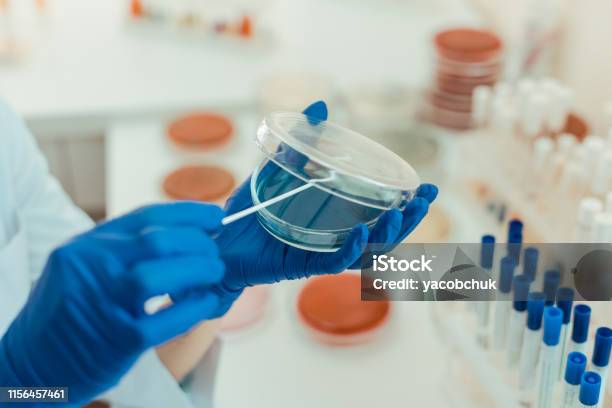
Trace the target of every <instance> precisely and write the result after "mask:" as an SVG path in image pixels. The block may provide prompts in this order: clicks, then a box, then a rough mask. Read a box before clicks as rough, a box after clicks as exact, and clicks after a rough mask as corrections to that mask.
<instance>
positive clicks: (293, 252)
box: [215, 102, 438, 291]
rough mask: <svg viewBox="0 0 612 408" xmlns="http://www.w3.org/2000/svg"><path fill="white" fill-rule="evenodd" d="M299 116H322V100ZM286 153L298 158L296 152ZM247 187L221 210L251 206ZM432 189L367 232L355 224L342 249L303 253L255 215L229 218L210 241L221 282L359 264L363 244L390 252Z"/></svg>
mask: <svg viewBox="0 0 612 408" xmlns="http://www.w3.org/2000/svg"><path fill="white" fill-rule="evenodd" d="M304 114H306V115H307V116H308V117H309V118H310V119H311V121H312V120H313V119H314V120H316V119H318V120H327V106H326V105H325V103H324V102H316V103H314V104H312V105H310V106H309V107H308V108H306V110H304ZM313 124H314V123H313ZM289 154H295V155H297V156H299V153H297V152H292V153H291V152H290V153H289ZM295 159H296V160H299V157H298V158H295ZM249 186H250V180H247V181H245V182H244V183H243V184H242V185H241V186H240V187H239V188H238V189H237V190H236V191H235V192H234V194H233V195H232V196H231V197H230V199H229V200H228V202H227V205H226V207H225V211H226V212H227V214H233V213H235V212H238V211H241V210H243V209H245V208H248V207H251V206H252V205H253V200H252V198H251V191H250V187H249ZM437 193H438V189H437V187H436V186H434V185H431V184H423V185H421V186H420V187H419V189H418V191H417V196H416V197H415V198H414V199H413V200H411V201H410V202H409V203H408V204H407V205H406V207H405V208H404V210H403V211H400V210H397V209H393V210H390V211H387V212H385V213H384V214H383V215H382V216H381V217H380V218H379V220H378V222H377V223H376V225H375V226H374V228H373V230H372V232H371V233H369V231H368V228H367V227H366V226H365V225H363V224H361V225H358V226H356V227H355V228H354V229H353V231H352V232H351V234H350V235H349V237H348V238H347V240H346V241H345V243H344V245H343V246H342V248H340V249H339V250H338V251H337V252H331V253H324V252H311V251H305V250H301V249H298V248H294V247H292V246H290V245H287V244H284V243H283V242H281V241H279V240H278V239H276V238H274V237H273V236H272V235H270V234H269V233H268V232H267V231H266V230H265V229H264V228H263V227H262V226H261V225H260V224H259V221H258V220H257V217H256V215H255V214H252V215H249V216H247V217H245V218H243V219H241V220H238V221H235V222H234V223H232V224H229V225H227V226H226V227H224V228H223V229H222V230H221V233H220V234H219V236H218V237H217V238H216V239H215V241H216V242H217V245H218V246H219V250H220V252H221V257H222V258H223V260H224V261H225V264H226V268H227V271H226V275H225V278H224V280H223V285H222V286H223V287H224V288H225V289H226V290H229V291H232V290H240V289H242V288H244V287H246V286H252V285H257V284H263V283H273V282H279V281H281V280H286V279H300V278H304V277H309V276H312V275H320V274H326V273H327V274H329V273H338V272H341V271H343V270H345V269H347V268H359V263H360V258H361V254H362V252H363V250H364V249H365V247H366V245H367V244H368V242H369V243H376V244H383V248H385V249H386V250H391V249H392V248H393V247H394V246H395V245H397V244H398V243H399V242H401V241H402V240H403V239H404V238H406V236H407V235H408V234H410V233H411V232H412V231H413V230H414V228H416V226H417V225H418V224H419V222H420V221H421V220H422V219H423V217H425V215H426V214H427V211H428V209H429V204H430V203H431V202H432V201H433V200H434V199H435V198H436V195H437Z"/></svg>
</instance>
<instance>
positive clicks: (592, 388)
mask: <svg viewBox="0 0 612 408" xmlns="http://www.w3.org/2000/svg"><path fill="white" fill-rule="evenodd" d="M600 388H601V376H600V375H599V374H597V373H594V372H593V371H587V372H586V373H584V374H583V375H582V379H581V381H580V395H579V396H578V400H579V401H580V402H581V403H582V404H584V405H586V406H588V407H593V406H595V405H597V403H598V402H599V389H600Z"/></svg>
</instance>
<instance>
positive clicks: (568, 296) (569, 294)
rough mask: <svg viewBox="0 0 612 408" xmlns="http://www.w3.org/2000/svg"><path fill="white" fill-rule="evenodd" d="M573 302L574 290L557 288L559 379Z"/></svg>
mask: <svg viewBox="0 0 612 408" xmlns="http://www.w3.org/2000/svg"><path fill="white" fill-rule="evenodd" d="M573 303H574V290H573V289H572V288H559V289H557V307H558V308H559V309H561V311H562V312H563V321H562V322H561V340H560V343H561V344H560V345H559V348H560V349H561V365H560V366H559V379H561V378H562V376H563V373H565V363H566V362H567V359H566V358H565V356H566V350H567V338H568V337H569V334H570V331H569V322H570V320H571V318H572V304H573Z"/></svg>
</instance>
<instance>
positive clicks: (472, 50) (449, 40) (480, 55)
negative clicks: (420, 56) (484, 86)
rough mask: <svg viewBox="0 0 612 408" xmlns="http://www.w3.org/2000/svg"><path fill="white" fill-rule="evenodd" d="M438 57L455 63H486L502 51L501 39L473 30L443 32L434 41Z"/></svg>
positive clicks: (491, 34) (483, 31) (488, 32)
mask: <svg viewBox="0 0 612 408" xmlns="http://www.w3.org/2000/svg"><path fill="white" fill-rule="evenodd" d="M434 42H435V45H436V50H437V52H438V55H440V56H441V57H443V58H447V59H450V60H455V61H464V62H486V61H490V60H492V59H494V58H496V57H497V56H498V55H499V53H500V52H501V49H502V42H501V39H500V38H499V37H498V36H497V35H496V34H495V33H493V32H491V31H486V30H477V29H472V28H455V29H451V30H446V31H441V32H439V33H437V34H436V36H435V39H434Z"/></svg>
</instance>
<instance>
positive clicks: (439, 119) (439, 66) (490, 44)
mask: <svg viewBox="0 0 612 408" xmlns="http://www.w3.org/2000/svg"><path fill="white" fill-rule="evenodd" d="M434 44H435V47H436V65H435V68H436V70H435V77H434V80H433V84H432V86H431V88H430V90H429V91H428V92H427V99H428V102H429V103H428V105H429V106H430V107H431V111H430V118H431V121H432V122H433V123H435V124H437V125H440V126H444V127H447V128H451V129H459V130H462V129H469V128H470V127H471V123H472V115H471V112H472V91H473V90H474V88H475V87H477V86H479V85H489V86H492V85H494V84H495V82H497V80H498V79H499V77H500V74H501V69H502V64H501V53H502V42H501V40H500V38H499V37H498V36H497V35H496V34H494V33H492V32H490V31H486V30H476V29H471V28H456V29H452V30H446V31H441V32H439V33H438V34H436V36H435V37H434Z"/></svg>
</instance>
